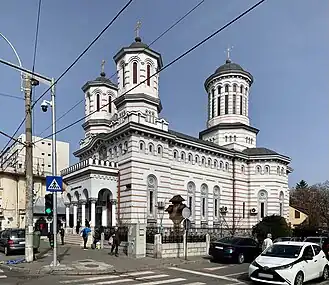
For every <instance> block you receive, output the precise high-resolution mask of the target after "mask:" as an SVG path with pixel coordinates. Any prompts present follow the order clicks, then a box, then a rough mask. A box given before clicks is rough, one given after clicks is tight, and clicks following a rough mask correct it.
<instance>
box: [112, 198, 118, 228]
mask: <svg viewBox="0 0 329 285" xmlns="http://www.w3.org/2000/svg"><path fill="white" fill-rule="evenodd" d="M116 209H117V207H116V203H113V204H112V210H111V215H112V218H111V219H112V225H111V226H112V227H115V226H116V225H117V215H116V212H117V211H116Z"/></svg>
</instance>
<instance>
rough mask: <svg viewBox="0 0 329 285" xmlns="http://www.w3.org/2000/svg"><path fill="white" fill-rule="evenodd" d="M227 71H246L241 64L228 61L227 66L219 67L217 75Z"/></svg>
mask: <svg viewBox="0 0 329 285" xmlns="http://www.w3.org/2000/svg"><path fill="white" fill-rule="evenodd" d="M225 71H245V70H244V69H243V68H242V67H241V66H240V65H239V64H237V63H234V62H231V60H230V59H227V60H226V62H225V64H223V65H221V66H220V67H218V68H217V69H216V71H215V73H222V72H225Z"/></svg>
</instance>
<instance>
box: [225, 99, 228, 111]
mask: <svg viewBox="0 0 329 285" xmlns="http://www.w3.org/2000/svg"><path fill="white" fill-rule="evenodd" d="M227 114H228V95H225V115H227Z"/></svg>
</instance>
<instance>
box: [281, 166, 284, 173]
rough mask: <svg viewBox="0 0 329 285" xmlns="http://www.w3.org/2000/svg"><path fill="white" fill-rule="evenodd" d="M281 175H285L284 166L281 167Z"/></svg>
mask: <svg viewBox="0 0 329 285" xmlns="http://www.w3.org/2000/svg"><path fill="white" fill-rule="evenodd" d="M281 175H284V168H283V167H282V168H281Z"/></svg>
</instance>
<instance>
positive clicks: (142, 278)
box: [135, 274, 169, 281]
mask: <svg viewBox="0 0 329 285" xmlns="http://www.w3.org/2000/svg"><path fill="white" fill-rule="evenodd" d="M164 277H169V275H167V274H158V275H152V276H144V277H138V278H135V279H136V280H141V281H143V280H147V279H157V278H164Z"/></svg>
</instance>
